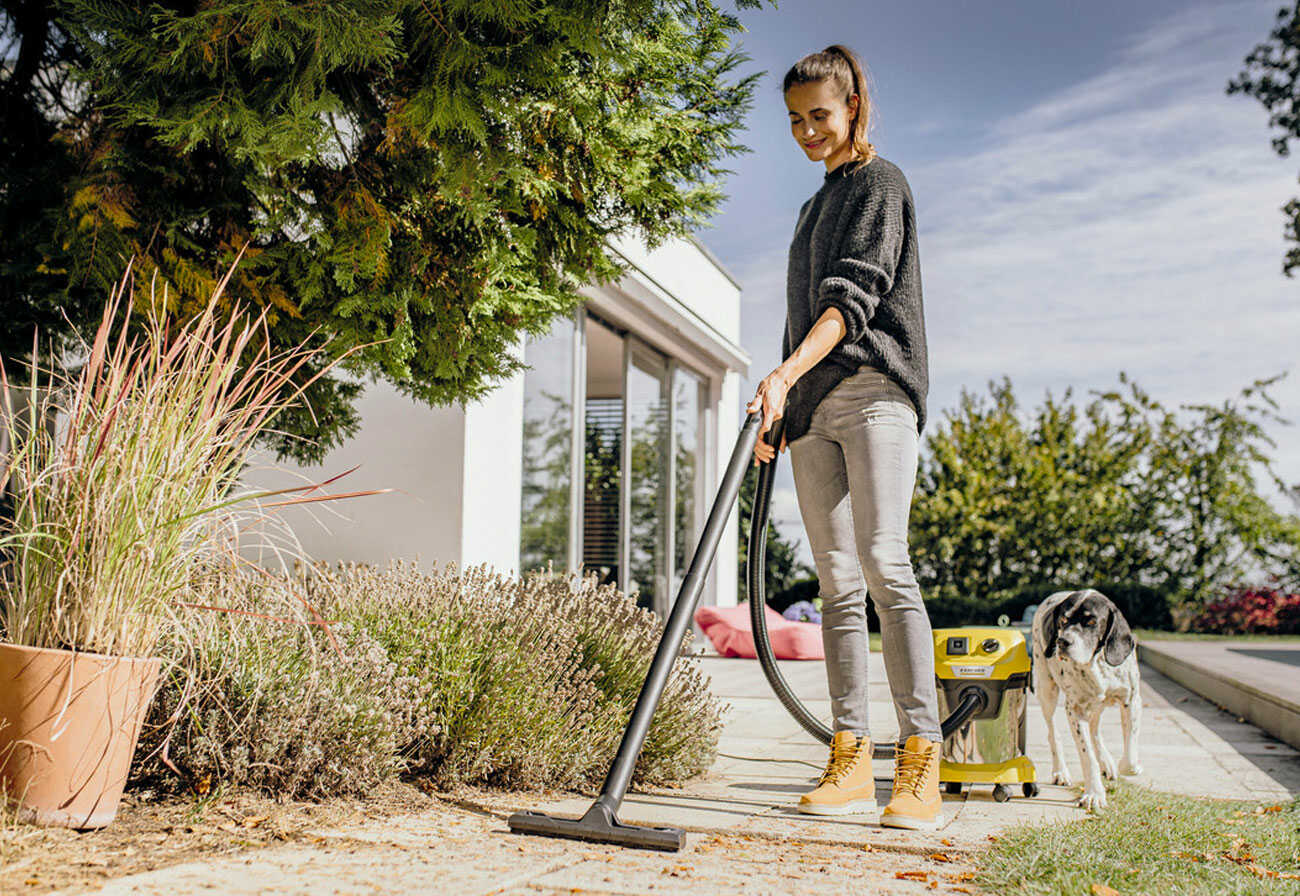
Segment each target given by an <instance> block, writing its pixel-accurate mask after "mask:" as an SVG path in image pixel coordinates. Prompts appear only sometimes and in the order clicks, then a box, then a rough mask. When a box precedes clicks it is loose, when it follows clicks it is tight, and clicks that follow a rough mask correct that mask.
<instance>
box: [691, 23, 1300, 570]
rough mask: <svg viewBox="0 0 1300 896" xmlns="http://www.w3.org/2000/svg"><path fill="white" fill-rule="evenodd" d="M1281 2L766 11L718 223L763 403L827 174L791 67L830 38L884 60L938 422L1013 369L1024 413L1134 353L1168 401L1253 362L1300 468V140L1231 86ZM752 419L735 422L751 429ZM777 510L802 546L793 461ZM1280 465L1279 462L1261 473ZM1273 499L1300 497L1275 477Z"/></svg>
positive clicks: (1217, 384)
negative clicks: (794, 241) (1290, 217)
mask: <svg viewBox="0 0 1300 896" xmlns="http://www.w3.org/2000/svg"><path fill="white" fill-rule="evenodd" d="M1280 6H1281V4H1280V3H1279V2H1278V0H1267V2H1255V0H1251V2H1200V3H1196V2H1188V0H1184V2H1178V0H1143V2H1142V3H1138V4H1134V3H1131V2H1119V0H1094V2H1090V3H1086V4H1085V3H1065V2H1044V0H1037V2H1033V0H1015V2H986V3H958V2H953V0H912V2H909V3H906V4H887V3H872V4H862V3H851V2H800V3H795V2H790V0H786V2H785V3H783V4H782V6H781V8H780V9H777V10H772V9H771V8H765V9H764V10H762V11H761V12H756V11H747V12H746V13H745V14H744V15H743V16H742V21H743V22H744V23H745V27H746V29H747V30H746V32H744V33H741V34H738V35H737V37H736V40H737V42H738V44H739V45H740V47H741V49H743V50H744V52H746V53H747V54H749V55H750V56H751V57H752V59H751V61H750V62H749V63H748V64H747V65H746V66H744V67H742V68H741V69H740V70H739V71H740V73H741V74H742V75H743V74H748V73H751V72H756V71H766V74H765V75H763V77H762V78H761V79H760V81H759V83H758V89H757V91H756V95H755V98H754V106H753V109H752V110H751V112H750V114H749V117H748V120H747V130H746V131H745V132H744V133H742V134H740V135H739V137H738V140H739V142H740V143H743V144H745V145H747V146H749V147H750V148H751V149H752V150H753V151H752V152H750V153H746V154H742V155H739V156H734V157H731V158H729V159H727V160H726V162H725V163H724V164H725V166H726V167H728V168H730V169H732V170H733V172H734V173H733V174H731V175H729V176H728V177H727V179H726V181H725V182H724V184H723V185H724V188H725V190H726V191H727V193H728V194H729V199H728V200H727V202H726V203H725V205H724V206H723V208H722V211H721V213H720V214H719V215H717V216H716V217H715V218H714V219H713V221H712V222H711V223H712V224H713V227H712V229H705V230H702V231H700V232H699V234H698V236H699V237H700V239H701V240H702V241H703V242H705V243H706V244H707V245H708V246H709V247H710V248H711V249H712V250H713V251H714V252H715V253H716V254H717V255H718V256H719V258H720V259H721V260H722V261H723V263H724V264H725V265H726V266H727V267H728V269H729V270H730V271H731V272H732V273H733V274H734V275H735V276H736V277H737V279H738V280H739V281H740V282H741V284H742V287H743V291H742V315H743V325H742V343H743V345H744V346H745V348H746V350H748V351H749V353H750V355H751V356H752V357H753V363H752V365H751V368H750V376H749V377H748V379H747V380H746V381H745V382H744V383H743V386H742V404H744V403H747V402H748V401H749V399H750V398H752V397H753V394H754V390H755V389H756V388H757V385H758V382H759V381H760V380H761V379H762V378H763V377H764V376H766V375H767V373H769V372H770V371H771V370H772V368H774V367H775V366H776V365H777V364H778V363H779V362H780V360H781V357H780V350H781V332H782V327H783V325H784V320H785V269H786V252H787V248H788V245H789V239H790V235H791V233H792V230H793V227H794V219H795V215H796V214H797V213H798V210H799V207H800V205H801V204H802V203H803V201H804V200H805V199H807V198H808V197H809V196H811V195H812V194H813V193H814V192H815V191H816V190H817V188H818V187H820V186H821V183H822V176H823V174H824V173H825V166H824V164H823V163H822V162H809V161H808V160H807V159H806V158H805V157H804V154H803V152H802V150H801V149H800V148H799V147H798V146H797V145H796V144H795V142H794V140H793V138H792V137H791V135H790V130H789V126H788V123H787V117H786V111H785V106H784V103H783V101H782V97H781V94H780V83H781V78H782V76H783V75H784V73H785V71H786V69H787V68H789V66H790V65H792V64H793V63H794V62H795V61H796V60H797V59H798V58H799V57H800V56H802V55H804V54H805V53H809V52H813V51H815V50H820V49H822V48H824V47H826V46H827V45H828V44H831V43H835V42H841V43H845V44H847V45H849V46H850V47H852V48H853V49H854V50H856V51H857V52H858V54H859V55H860V56H861V57H862V58H863V60H864V61H865V62H866V64H867V66H868V68H869V69H870V74H871V80H872V82H873V99H874V101H875V104H876V117H875V119H874V123H873V125H872V130H871V132H870V138H871V141H872V142H873V143H874V144H875V146H876V148H877V150H878V151H879V152H880V154H881V155H882V156H884V157H885V158H888V159H890V160H891V161H893V162H894V163H895V164H897V165H898V166H899V167H900V168H901V169H902V171H903V173H904V174H905V175H906V176H907V178H908V181H909V183H910V185H911V188H912V194H913V198H914V200H915V202H916V209H917V227H918V237H919V241H920V250H919V251H920V258H921V276H922V283H923V288H924V301H925V313H926V331H927V341H928V347H929V354H930V394H929V399H928V401H927V412H928V414H929V421H928V422H927V425H926V428H925V433H924V434H923V436H922V439H923V445H922V451H923V452H924V451H925V448H924V439H925V437H927V436H928V435H929V434H931V433H932V432H933V431H934V429H935V428H937V427H938V426H940V425H942V424H943V421H944V419H945V412H947V411H950V410H952V409H955V408H956V407H957V404H958V398H959V396H960V393H961V390H962V388H966V389H967V390H968V391H971V392H974V393H975V394H977V395H983V396H987V395H988V394H989V389H988V383H989V382H990V381H991V380H1000V379H1001V377H1002V376H1003V375H1004V374H1005V375H1007V376H1009V377H1010V379H1011V382H1012V384H1013V386H1014V388H1015V393H1016V396H1017V398H1018V399H1019V401H1020V404H1021V408H1022V411H1023V412H1024V413H1025V415H1026V417H1027V416H1028V413H1029V412H1030V411H1032V410H1033V409H1035V408H1037V407H1038V406H1039V405H1041V404H1042V402H1043V399H1044V398H1045V397H1046V395H1047V394H1048V392H1049V391H1050V394H1051V395H1052V396H1054V397H1055V398H1057V399H1061V398H1063V397H1064V394H1065V390H1066V388H1067V387H1073V392H1072V394H1071V400H1072V401H1074V402H1076V403H1078V404H1079V405H1084V404H1086V403H1087V402H1088V401H1089V400H1090V399H1091V398H1092V396H1091V395H1090V394H1089V390H1093V389H1096V390H1104V389H1112V388H1119V387H1120V385H1121V384H1120V382H1119V376H1118V375H1119V372H1120V371H1121V370H1123V371H1126V372H1127V373H1128V374H1129V375H1130V376H1131V377H1132V378H1133V379H1134V380H1135V381H1136V382H1137V383H1138V384H1139V385H1140V386H1141V387H1142V388H1143V389H1144V390H1146V391H1147V392H1149V393H1150V394H1151V395H1152V396H1153V397H1154V398H1156V399H1157V400H1159V401H1161V402H1162V403H1164V404H1165V405H1166V406H1167V407H1173V408H1176V407H1177V406H1178V405H1179V404H1181V403H1213V404H1221V403H1222V402H1224V401H1226V400H1228V399H1229V398H1232V397H1233V396H1235V395H1237V393H1238V392H1239V391H1240V389H1241V388H1242V387H1244V386H1247V385H1249V384H1250V383H1251V382H1252V381H1253V380H1254V379H1256V378H1261V377H1268V376H1272V375H1274V374H1277V373H1279V372H1283V371H1287V372H1288V375H1287V376H1286V378H1284V379H1283V380H1281V381H1280V382H1278V383H1275V384H1274V385H1273V386H1272V387H1270V390H1269V394H1270V395H1272V396H1273V398H1274V399H1275V400H1276V401H1277V402H1278V404H1279V405H1280V410H1279V413H1280V414H1281V415H1282V416H1283V417H1285V418H1287V419H1289V420H1291V421H1293V425H1291V426H1284V425H1282V424H1280V423H1277V422H1270V423H1268V424H1267V425H1266V431H1267V432H1268V433H1269V435H1270V436H1271V437H1272V438H1273V439H1274V440H1275V441H1276V442H1277V445H1278V447H1277V448H1276V449H1274V450H1273V456H1274V458H1275V461H1276V463H1275V468H1276V469H1277V470H1278V471H1279V473H1280V474H1281V475H1282V476H1283V478H1284V479H1285V480H1286V481H1287V482H1289V483H1300V370H1297V369H1296V368H1297V364H1296V358H1297V355H1298V354H1300V352H1298V351H1297V347H1296V346H1297V344H1298V343H1300V278H1297V279H1295V280H1291V279H1288V278H1286V277H1285V276H1283V274H1282V272H1281V265H1282V255H1283V253H1284V252H1285V251H1286V249H1287V248H1288V245H1289V244H1287V243H1286V242H1285V241H1284V239H1283V226H1284V216H1283V214H1282V212H1281V211H1280V209H1281V207H1282V206H1283V205H1284V204H1285V203H1286V202H1287V200H1288V199H1289V198H1291V197H1292V196H1295V195H1300V185H1297V170H1298V169H1300V155H1298V156H1297V157H1296V158H1293V159H1285V158H1281V157H1279V156H1277V155H1276V154H1275V153H1274V151H1273V149H1272V146H1271V145H1270V143H1269V139H1270V136H1271V132H1270V130H1269V128H1268V115H1267V112H1266V110H1265V109H1264V108H1263V106H1261V105H1260V104H1259V102H1258V101H1257V100H1255V99H1253V98H1251V97H1247V96H1244V95H1241V94H1237V95H1234V96H1227V95H1226V93H1225V87H1226V85H1227V82H1228V80H1229V79H1231V78H1233V77H1235V76H1236V74H1237V73H1238V72H1239V71H1241V68H1242V63H1243V60H1244V58H1245V56H1246V55H1247V54H1248V53H1249V52H1250V50H1251V49H1252V48H1253V47H1254V46H1255V45H1256V44H1258V43H1260V42H1262V41H1263V40H1264V39H1265V38H1266V37H1267V36H1268V33H1269V31H1270V30H1271V29H1272V26H1273V22H1274V18H1275V16H1276V12H1277V10H1278V9H1279V8H1280ZM740 422H743V421H737V427H739V424H740ZM780 463H781V470H780V472H779V474H778V478H777V483H776V491H775V493H774V500H773V516H774V518H775V519H776V520H777V524H778V525H779V526H780V528H781V530H782V532H783V533H784V534H785V535H786V536H788V537H790V538H792V539H797V540H798V541H799V542H800V544H801V552H802V556H803V559H804V560H805V562H808V563H811V555H810V554H809V553H808V551H807V546H806V543H805V542H804V541H803V526H802V522H801V521H800V518H799V512H798V505H797V502H796V499H795V493H794V484H793V479H792V478H791V476H790V469H789V454H788V453H787V454H783V455H781V459H780ZM1261 481H1263V480H1261ZM1266 488H1267V490H1268V494H1269V497H1270V501H1271V502H1272V503H1273V504H1274V506H1276V507H1278V508H1279V509H1292V510H1293V509H1294V505H1293V504H1291V503H1290V502H1289V501H1288V500H1287V499H1286V498H1284V497H1283V496H1282V495H1280V494H1277V493H1276V489H1275V488H1274V487H1273V486H1272V484H1271V482H1267V483H1266Z"/></svg>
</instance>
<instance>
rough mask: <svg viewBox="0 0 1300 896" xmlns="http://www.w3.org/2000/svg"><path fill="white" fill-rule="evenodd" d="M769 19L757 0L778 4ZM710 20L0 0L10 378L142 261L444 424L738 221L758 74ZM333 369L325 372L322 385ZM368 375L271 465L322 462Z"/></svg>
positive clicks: (660, 9)
mask: <svg viewBox="0 0 1300 896" xmlns="http://www.w3.org/2000/svg"><path fill="white" fill-rule="evenodd" d="M760 3H761V0H736V3H735V6H736V7H737V8H745V7H748V8H754V7H757V6H759V5H760ZM740 29H741V26H740V23H739V20H738V19H737V18H736V17H735V16H733V15H730V14H727V13H725V12H723V11H721V10H720V9H718V8H715V6H714V5H713V3H711V2H709V0H629V2H623V3H609V2H607V0H563V2H530V0H501V2H495V3H475V2H470V0H440V2H438V3H425V2H420V0H336V2H330V3H313V4H303V3H296V2H291V0H239V2H236V0H216V2H211V3H203V4H193V3H177V2H166V3H164V2H152V3H134V2H101V0H94V2H91V0H63V2H58V3H54V2H42V0H5V2H2V3H0V121H2V122H3V126H0V245H3V246H4V257H3V259H2V260H0V319H3V321H4V326H3V327H0V355H3V357H4V358H5V359H6V362H7V363H10V364H14V365H20V364H21V362H22V360H23V358H24V357H25V354H26V353H27V352H29V351H30V349H31V345H32V332H33V330H34V329H35V328H40V330H41V331H43V332H45V333H47V334H50V335H59V334H66V333H67V332H68V330H69V327H70V326H84V325H86V324H87V323H89V322H91V321H94V320H95V319H96V318H97V315H98V308H100V307H101V304H102V301H103V299H104V297H105V295H106V293H107V290H108V287H109V284H111V283H113V282H115V281H116V280H118V279H119V278H120V277H121V275H122V272H123V269H124V267H125V263H126V260H127V258H128V257H131V256H134V257H135V258H137V260H138V263H137V266H136V268H135V276H136V277H137V280H138V283H139V285H140V287H142V288H144V289H145V292H146V293H147V285H148V283H149V281H150V279H151V278H152V277H153V276H154V275H155V273H156V274H157V276H158V278H159V281H158V286H159V291H160V292H161V288H162V286H163V284H166V286H167V289H168V297H169V301H170V303H171V304H172V306H173V310H179V311H182V312H183V311H185V310H186V309H187V308H190V307H195V306H196V305H197V303H199V302H201V301H203V300H205V299H206V298H207V296H208V295H209V294H210V293H211V291H212V286H213V285H214V283H215V282H216V278H217V277H218V276H219V274H220V273H222V272H224V271H225V270H226V269H227V268H228V267H229V264H230V262H231V260H232V259H233V257H234V256H235V254H236V252H237V250H238V249H239V248H240V247H243V246H247V251H246V254H245V256H244V259H243V261H242V262H241V264H240V265H239V267H238V269H237V271H236V274H235V277H234V280H233V282H232V287H231V289H230V290H229V293H230V294H231V295H232V296H234V297H237V298H238V299H240V300H241V301H244V302H247V303H251V304H252V305H254V306H255V307H259V308H261V307H265V308H268V309H270V316H271V322H272V325H273V327H272V338H273V339H274V340H275V341H276V342H279V343H284V344H285V345H291V344H294V343H296V342H297V341H299V340H301V339H303V338H304V337H306V336H308V335H309V334H312V333H315V334H317V336H316V338H318V339H321V340H324V339H326V338H331V339H332V342H331V345H332V346H334V347H336V348H337V349H338V350H340V351H341V350H343V349H346V348H349V347H355V346H364V349H363V350H362V351H360V352H358V353H357V354H355V355H354V356H353V357H352V358H351V359H350V361H349V362H348V363H347V364H346V365H345V370H347V371H348V372H350V373H354V374H355V373H364V374H369V375H373V376H378V377H382V378H384V379H386V380H388V381H390V382H392V383H394V384H395V385H396V386H397V387H398V388H400V389H401V390H402V391H403V392H405V393H406V394H409V395H411V396H413V397H415V398H417V399H419V400H422V401H425V402H428V403H432V404H449V403H451V402H453V401H457V400H460V401H473V400H476V399H478V398H481V397H482V396H483V395H484V394H485V393H487V392H488V391H490V390H491V389H492V388H493V387H494V386H495V385H496V384H497V382H499V381H500V380H501V379H502V378H505V377H509V376H511V375H513V374H514V373H517V372H518V371H519V370H520V369H522V362H520V361H519V360H518V359H517V358H515V357H514V356H513V355H512V354H511V353H510V352H509V351H508V350H507V349H508V347H509V346H511V345H513V344H514V343H516V342H517V340H518V339H519V337H520V336H521V335H522V334H523V333H528V334H532V335H541V334H543V333H545V332H547V331H548V329H549V327H550V324H551V322H552V320H553V318H554V317H555V316H556V315H561V314H568V313H570V312H571V311H572V309H573V308H574V307H575V306H576V305H577V304H579V303H580V302H581V301H582V296H581V295H580V294H579V293H578V289H579V288H580V287H581V286H583V285H584V284H588V283H591V282H599V281H604V280H611V279H616V278H618V277H619V276H620V274H621V273H622V270H621V266H620V263H619V262H618V260H617V259H616V257H614V256H613V254H612V253H610V252H609V251H608V248H607V244H606V241H607V238H608V237H610V236H611V235H617V234H622V233H635V234H636V235H637V236H638V237H640V238H643V239H644V240H645V241H646V242H647V243H648V244H649V245H650V246H651V247H654V246H657V245H659V244H660V243H662V242H663V241H664V240H665V239H668V238H670V237H673V236H681V235H683V234H685V233H687V232H689V231H691V230H693V229H695V228H696V227H697V226H698V225H699V224H701V223H703V222H705V221H707V220H708V218H709V217H710V216H711V215H712V214H713V213H714V212H715V211H716V210H717V209H718V207H719V205H720V202H721V200H722V197H723V193H722V190H721V188H720V186H719V185H718V183H717V182H716V181H715V180H714V179H715V178H717V177H719V176H720V175H722V174H724V173H726V172H728V171H729V170H730V169H726V168H721V167H719V166H718V164H717V161H718V160H719V159H720V158H721V157H722V156H724V155H727V154H736V153H738V152H741V151H748V148H747V147H745V146H743V145H740V144H737V143H734V142H733V141H732V137H733V134H734V133H735V131H736V130H737V129H738V128H739V127H740V126H741V123H742V120H743V117H744V114H745V113H746V111H747V110H748V108H749V103H750V98H751V95H752V92H753V85H754V82H755V81H756V80H757V78H759V77H760V74H753V75H750V76H748V77H745V78H742V79H740V80H738V81H737V82H735V83H731V82H730V80H729V73H730V72H731V71H732V70H733V69H734V68H735V67H736V66H737V65H739V64H741V63H742V62H744V61H746V60H747V59H748V57H747V56H745V55H744V54H741V53H738V52H735V51H733V50H732V49H731V47H730V33H731V32H734V31H737V30H740ZM313 372H314V371H304V374H305V375H310V374H311V373H313ZM361 382H364V378H363V377H355V378H348V379H347V380H344V379H342V378H325V379H322V380H320V381H319V382H318V385H317V386H316V387H314V388H313V389H312V390H311V391H310V392H309V394H308V397H309V399H310V401H311V405H312V407H311V410H310V411H308V410H306V409H304V410H303V411H302V412H300V413H298V414H297V415H295V416H293V417H289V418H286V419H284V420H282V421H281V423H282V426H283V427H284V428H285V429H286V430H287V431H288V433H289V434H290V435H291V436H303V437H307V438H309V439H311V440H312V441H311V442H302V441H300V440H295V439H291V438H289V437H284V438H278V439H276V440H275V442H274V446H275V447H276V448H277V449H278V450H279V451H280V452H282V453H289V454H293V455H295V456H297V457H299V458H301V459H308V460H310V459H316V458H319V457H320V455H321V454H323V453H324V451H325V450H327V449H328V448H329V447H331V446H333V445H335V444H337V443H338V441H340V440H341V438H343V437H344V436H346V435H347V434H349V433H350V432H351V431H352V430H353V429H354V428H355V426H356V423H357V419H356V414H355V412H354V410H353V407H352V404H353V400H354V399H355V397H356V395H357V394H358V392H359V390H360V389H361V385H360V383H361Z"/></svg>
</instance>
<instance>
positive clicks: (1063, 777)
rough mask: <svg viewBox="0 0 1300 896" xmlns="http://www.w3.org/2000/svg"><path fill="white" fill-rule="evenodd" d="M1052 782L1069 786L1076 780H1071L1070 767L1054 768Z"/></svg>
mask: <svg viewBox="0 0 1300 896" xmlns="http://www.w3.org/2000/svg"><path fill="white" fill-rule="evenodd" d="M1052 783H1053V784H1060V785H1062V786H1064V787H1069V786H1070V785H1071V784H1073V783H1074V782H1073V781H1072V780H1070V772H1069V770H1068V769H1065V768H1054V769H1052Z"/></svg>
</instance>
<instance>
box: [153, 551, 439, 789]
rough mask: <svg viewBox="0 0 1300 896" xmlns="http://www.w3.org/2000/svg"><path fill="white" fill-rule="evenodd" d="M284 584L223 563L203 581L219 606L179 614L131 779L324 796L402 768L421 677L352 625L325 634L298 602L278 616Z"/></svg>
mask: <svg viewBox="0 0 1300 896" xmlns="http://www.w3.org/2000/svg"><path fill="white" fill-rule="evenodd" d="M289 584H290V582H289V581H288V580H287V579H286V578H284V577H270V578H269V579H268V578H265V577H262V576H252V575H236V574H232V573H231V572H230V570H229V569H228V568H222V569H219V570H215V571H213V572H211V573H209V574H207V575H204V576H203V577H202V581H201V584H200V587H202V589H203V593H204V597H205V599H206V600H208V601H210V602H211V603H213V604H216V605H219V606H220V607H221V608H222V610H223V612H216V611H213V610H211V609H206V608H204V609H194V610H191V611H190V612H188V613H185V614H184V615H183V616H180V617H178V619H177V622H178V626H177V628H176V630H175V632H176V634H177V635H179V637H175V638H173V639H172V640H171V641H170V643H169V644H168V647H169V652H170V656H169V659H170V660H171V662H170V663H169V664H168V671H167V673H166V677H165V678H164V680H163V682H162V684H161V685H160V687H159V691H158V694H157V696H156V697H155V699H154V702H153V704H152V706H151V707H150V713H149V717H148V719H147V720H146V723H145V726H144V730H143V731H142V733H141V738H140V750H139V753H138V755H139V756H141V757H142V761H140V762H138V763H137V766H138V769H137V770H136V773H135V774H136V777H137V779H145V780H151V781H154V782H156V783H161V784H164V785H167V784H170V785H171V786H178V785H180V784H182V783H188V784H189V785H191V786H192V787H196V788H197V789H199V790H200V791H204V790H206V789H207V787H209V786H212V785H213V784H215V783H217V782H226V783H237V784H244V785H249V786H252V787H256V788H258V789H260V790H263V791H265V792H267V793H270V794H273V795H276V796H285V797H294V798H299V797H305V798H322V797H327V796H331V795H353V794H362V793H366V792H368V791H369V790H371V789H372V788H373V787H374V786H375V785H377V784H379V783H381V782H383V781H385V780H388V779H390V778H392V777H394V776H396V775H397V774H399V773H400V772H401V771H402V769H403V768H404V767H405V763H404V761H403V758H402V755H401V751H402V750H403V748H405V747H406V746H407V745H409V744H410V743H411V742H412V741H414V740H415V739H416V738H418V737H419V736H421V735H422V734H423V733H424V732H425V731H427V730H428V725H429V722H428V720H427V717H426V716H425V715H424V713H423V712H422V707H423V702H424V701H423V697H424V695H425V692H426V689H427V684H426V683H424V682H421V681H419V680H418V679H415V678H413V677H412V676H404V675H402V674H401V673H400V671H399V669H398V667H397V665H396V664H395V663H394V662H392V660H390V659H389V657H388V655H387V653H386V652H385V650H384V648H383V646H382V645H381V644H379V642H377V641H376V640H375V639H374V638H373V637H372V636H371V635H369V634H368V633H367V632H365V631H364V630H362V629H360V628H358V627H357V626H356V625H354V624H352V623H349V622H346V621H343V622H339V623H337V624H334V625H332V626H331V627H330V629H329V631H326V629H325V628H323V627H322V626H320V625H313V624H312V622H313V621H314V620H313V618H312V616H311V614H310V612H308V611H307V610H306V609H304V610H303V611H302V612H300V613H299V614H297V617H296V618H282V617H277V616H276V615H275V614H276V613H282V612H284V609H283V608H284V607H285V606H287V605H290V604H291V598H290V597H289V595H287V594H285V593H284V592H285V590H287V586H288V585H289ZM169 771H170V772H178V773H180V775H181V778H175V777H172V776H170V775H168V774H167V773H168V772H169Z"/></svg>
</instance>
